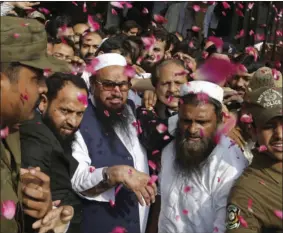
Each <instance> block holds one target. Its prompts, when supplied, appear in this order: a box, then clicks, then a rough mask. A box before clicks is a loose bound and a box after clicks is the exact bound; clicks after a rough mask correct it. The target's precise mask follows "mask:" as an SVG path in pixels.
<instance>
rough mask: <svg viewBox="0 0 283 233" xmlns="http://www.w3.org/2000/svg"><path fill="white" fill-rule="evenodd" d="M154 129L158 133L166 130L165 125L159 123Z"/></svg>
mask: <svg viewBox="0 0 283 233" xmlns="http://www.w3.org/2000/svg"><path fill="white" fill-rule="evenodd" d="M156 130H157V131H158V133H160V134H162V133H164V132H166V131H167V126H166V125H164V124H162V123H161V124H159V125H157V126H156Z"/></svg>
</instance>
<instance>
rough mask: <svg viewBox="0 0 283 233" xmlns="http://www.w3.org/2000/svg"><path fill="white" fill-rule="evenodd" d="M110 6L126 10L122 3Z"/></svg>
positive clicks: (112, 3) (113, 3) (114, 3)
mask: <svg viewBox="0 0 283 233" xmlns="http://www.w3.org/2000/svg"><path fill="white" fill-rule="evenodd" d="M110 4H111V5H112V6H114V7H117V8H120V9H123V8H124V6H123V4H122V3H121V2H110Z"/></svg>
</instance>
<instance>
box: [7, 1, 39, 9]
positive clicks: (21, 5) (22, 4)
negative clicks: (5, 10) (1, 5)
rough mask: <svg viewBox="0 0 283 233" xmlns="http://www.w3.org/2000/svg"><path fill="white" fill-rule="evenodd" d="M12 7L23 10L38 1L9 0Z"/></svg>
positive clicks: (35, 4)
mask: <svg viewBox="0 0 283 233" xmlns="http://www.w3.org/2000/svg"><path fill="white" fill-rule="evenodd" d="M9 3H10V4H11V5H13V6H14V7H18V8H21V9H24V10H30V9H32V7H33V6H37V5H39V4H40V2H9Z"/></svg>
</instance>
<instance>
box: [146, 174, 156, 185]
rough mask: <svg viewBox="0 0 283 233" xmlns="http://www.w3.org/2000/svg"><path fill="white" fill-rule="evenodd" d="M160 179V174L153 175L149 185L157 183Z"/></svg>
mask: <svg viewBox="0 0 283 233" xmlns="http://www.w3.org/2000/svg"><path fill="white" fill-rule="evenodd" d="M157 180H158V176H157V175H152V176H151V177H150V180H149V181H148V184H149V185H152V184H153V183H155V182H156V181H157Z"/></svg>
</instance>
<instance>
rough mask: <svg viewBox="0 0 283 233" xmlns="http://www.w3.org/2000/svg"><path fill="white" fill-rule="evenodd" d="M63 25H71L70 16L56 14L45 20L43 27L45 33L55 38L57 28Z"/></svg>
mask: <svg viewBox="0 0 283 233" xmlns="http://www.w3.org/2000/svg"><path fill="white" fill-rule="evenodd" d="M63 26H66V27H73V24H72V21H71V17H70V16H67V15H61V16H57V17H56V18H55V19H51V20H50V21H48V22H47V24H46V26H45V29H46V32H47V34H49V35H50V36H51V37H52V38H56V37H57V34H58V30H59V28H60V27H63Z"/></svg>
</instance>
